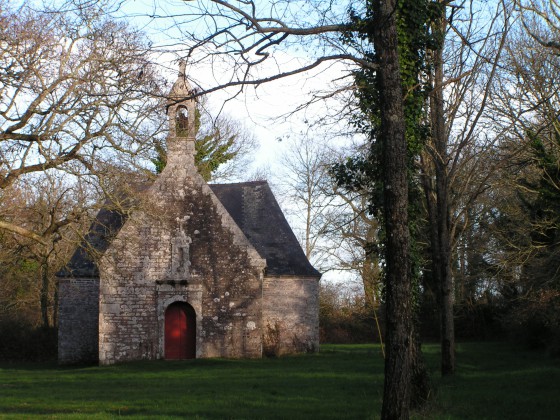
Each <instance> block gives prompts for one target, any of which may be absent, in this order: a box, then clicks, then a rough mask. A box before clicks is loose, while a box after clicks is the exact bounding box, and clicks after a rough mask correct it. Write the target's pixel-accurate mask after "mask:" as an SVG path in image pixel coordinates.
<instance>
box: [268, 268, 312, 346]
mask: <svg viewBox="0 0 560 420" xmlns="http://www.w3.org/2000/svg"><path fill="white" fill-rule="evenodd" d="M263 324H264V327H263V329H264V335H263V346H264V352H265V354H267V353H268V354H271V355H281V354H287V353H301V352H312V351H318V350H319V279H318V278H313V277H304V278H302V277H272V276H269V277H265V279H264V283H263Z"/></svg>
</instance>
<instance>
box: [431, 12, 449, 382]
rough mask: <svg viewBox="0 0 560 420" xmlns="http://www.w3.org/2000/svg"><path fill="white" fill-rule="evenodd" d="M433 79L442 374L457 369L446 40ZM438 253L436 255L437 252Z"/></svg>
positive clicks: (440, 21) (442, 27)
mask: <svg viewBox="0 0 560 420" xmlns="http://www.w3.org/2000/svg"><path fill="white" fill-rule="evenodd" d="M436 25H438V26H439V27H438V28H436V30H437V31H439V32H440V33H441V34H442V36H443V34H444V33H445V16H441V17H440V18H439V19H438V20H437V21H436ZM433 59H434V80H433V89H432V92H431V95H430V112H431V115H430V117H431V120H432V138H433V143H434V151H433V156H434V167H435V175H436V223H437V246H432V252H433V254H432V259H433V261H434V262H435V264H434V265H437V267H435V268H436V270H435V271H436V273H435V274H436V279H437V280H439V289H440V290H439V301H440V313H441V374H442V375H449V374H452V373H453V372H454V371H455V323H454V287H453V275H452V272H451V234H450V211H449V174H448V163H449V156H448V150H447V134H446V129H445V116H444V108H443V72H444V70H443V40H442V42H441V43H440V45H439V48H437V49H435V50H434V51H433ZM436 253H437V254H436Z"/></svg>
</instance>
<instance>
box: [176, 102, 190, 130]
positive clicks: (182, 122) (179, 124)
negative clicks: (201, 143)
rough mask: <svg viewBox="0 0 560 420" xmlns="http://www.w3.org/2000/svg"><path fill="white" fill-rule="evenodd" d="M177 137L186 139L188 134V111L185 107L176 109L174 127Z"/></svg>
mask: <svg viewBox="0 0 560 420" xmlns="http://www.w3.org/2000/svg"><path fill="white" fill-rule="evenodd" d="M175 128H176V130H177V137H187V135H188V132H189V111H188V110H187V108H186V107H184V106H180V107H179V108H177V117H176V125H175Z"/></svg>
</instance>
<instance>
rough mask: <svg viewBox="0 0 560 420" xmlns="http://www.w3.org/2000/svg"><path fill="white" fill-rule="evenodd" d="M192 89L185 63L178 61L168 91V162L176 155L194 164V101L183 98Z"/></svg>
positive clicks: (191, 91)
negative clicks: (173, 79)
mask: <svg viewBox="0 0 560 420" xmlns="http://www.w3.org/2000/svg"><path fill="white" fill-rule="evenodd" d="M192 93H193V89H192V87H191V85H190V84H189V82H188V81H187V77H186V64H185V62H184V61H182V60H181V61H180V63H179V74H178V77H177V80H176V81H175V83H174V84H173V87H172V88H171V91H170V92H169V96H168V102H167V115H168V118H169V138H168V140H167V147H168V164H169V163H172V160H174V158H175V157H176V156H177V157H178V156H181V157H182V158H186V159H188V160H189V161H190V162H189V163H192V164H194V155H195V147H194V142H195V136H196V122H195V120H196V118H195V115H196V114H195V113H196V101H195V99H185V98H187V97H188V96H190V95H192Z"/></svg>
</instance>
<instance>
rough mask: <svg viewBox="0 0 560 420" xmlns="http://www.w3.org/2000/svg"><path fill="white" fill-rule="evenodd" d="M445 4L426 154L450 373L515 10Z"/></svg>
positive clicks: (445, 367)
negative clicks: (465, 254) (494, 102)
mask: <svg viewBox="0 0 560 420" xmlns="http://www.w3.org/2000/svg"><path fill="white" fill-rule="evenodd" d="M441 5H442V6H441V7H440V8H439V9H438V10H439V11H440V15H439V16H438V17H437V18H435V19H434V21H433V23H432V28H431V30H432V32H433V33H434V34H435V39H436V40H439V44H438V45H436V46H435V47H434V48H433V49H432V50H431V51H430V52H429V53H430V60H431V61H432V65H433V71H432V73H431V74H430V81H429V82H430V86H431V92H430V95H429V112H430V115H429V118H430V124H431V138H430V139H429V142H428V145H427V148H426V152H427V154H426V155H424V156H423V160H422V166H423V172H424V176H423V179H422V181H423V186H424V190H425V195H426V202H427V204H426V207H427V212H428V219H429V226H430V250H431V260H432V270H431V271H432V277H433V279H434V281H435V284H436V288H437V295H438V301H439V306H440V317H441V345H442V362H441V372H442V374H443V375H447V374H452V373H453V372H454V370H455V349H454V348H455V331H454V304H455V287H454V276H453V271H452V266H453V258H454V250H455V249H456V244H457V240H458V238H459V236H460V234H461V231H462V229H465V228H466V227H467V225H468V222H467V219H468V217H467V216H468V214H469V213H468V212H469V211H470V209H471V208H472V206H473V204H474V203H475V202H476V199H477V197H478V196H479V195H480V194H482V193H483V192H484V190H485V188H486V184H487V179H488V177H489V176H490V174H491V171H490V167H489V166H488V165H487V163H488V160H486V159H484V157H485V156H486V154H485V153H484V151H485V150H486V149H488V148H491V147H492V144H493V143H494V141H495V138H493V137H491V136H488V135H485V131H484V130H488V131H487V133H488V132H490V131H489V123H490V122H491V118H490V117H489V113H490V112H489V108H488V104H489V98H490V96H491V94H492V89H493V87H494V81H495V78H496V75H497V70H498V68H499V64H500V62H501V52H502V51H503V47H504V43H505V40H506V36H507V30H508V25H509V10H508V7H507V5H506V4H505V2H496V4H495V5H494V8H495V9H493V10H492V9H490V10H488V11H487V10H485V9H483V10H484V13H487V15H486V16H485V17H484V18H479V19H476V18H474V16H476V13H475V12H476V11H477V10H478V9H475V7H476V8H478V7H480V8H481V9H482V7H481V6H476V5H475V4H474V2H469V1H465V2H463V4H462V5H447V4H446V3H444V2H441ZM463 6H464V7H463ZM483 10H480V13H482V11H483ZM472 40H476V42H472ZM426 158H427V159H426Z"/></svg>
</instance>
